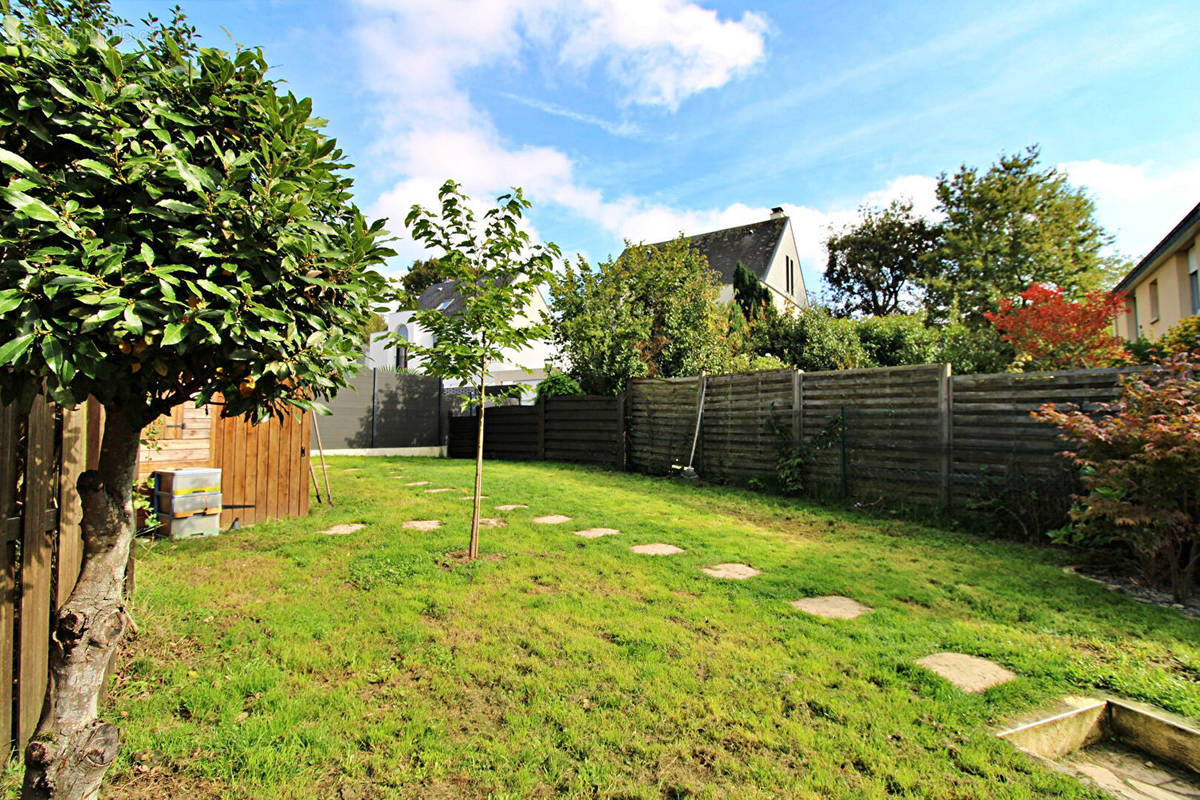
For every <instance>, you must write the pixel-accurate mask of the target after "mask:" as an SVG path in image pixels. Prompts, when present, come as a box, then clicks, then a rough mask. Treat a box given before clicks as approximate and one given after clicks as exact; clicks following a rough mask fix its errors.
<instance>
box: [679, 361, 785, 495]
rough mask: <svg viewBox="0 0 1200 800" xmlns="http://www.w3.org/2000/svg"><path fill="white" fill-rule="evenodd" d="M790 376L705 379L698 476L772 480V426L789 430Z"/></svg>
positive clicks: (774, 438) (771, 374) (774, 453)
mask: <svg viewBox="0 0 1200 800" xmlns="http://www.w3.org/2000/svg"><path fill="white" fill-rule="evenodd" d="M794 374H795V373H793V372H792V371H791V370H780V371H774V372H756V373H751V374H747V375H717V376H711V377H709V378H707V379H706V381H705V385H706V388H705V399H704V415H703V424H702V428H701V445H702V446H701V447H700V448H699V450H700V454H701V456H702V458H699V459H697V468H698V470H699V471H700V473H701V474H702V475H706V476H711V477H721V478H733V479H740V480H746V479H748V478H773V477H775V474H776V462H777V453H778V446H779V440H778V437H777V435H776V433H775V429H774V427H773V425H772V422H773V421H774V422H775V423H776V424H778V425H782V426H784V427H785V428H787V429H788V430H790V429H791V427H792V424H791V422H792V417H793V414H792V404H793V384H794V381H793V378H792V376H793V375H794Z"/></svg>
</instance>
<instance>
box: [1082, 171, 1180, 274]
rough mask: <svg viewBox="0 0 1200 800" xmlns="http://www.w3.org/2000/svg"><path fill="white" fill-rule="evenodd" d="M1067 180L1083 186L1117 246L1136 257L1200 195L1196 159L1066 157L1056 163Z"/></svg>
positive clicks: (1143, 253)
mask: <svg viewBox="0 0 1200 800" xmlns="http://www.w3.org/2000/svg"><path fill="white" fill-rule="evenodd" d="M1059 168H1060V169H1061V170H1063V171H1064V172H1066V173H1067V175H1068V176H1069V178H1070V180H1071V183H1073V184H1075V185H1076V186H1082V187H1084V188H1086V189H1087V191H1088V194H1089V195H1091V197H1092V199H1093V200H1095V202H1096V216H1097V218H1098V219H1099V220H1100V223H1101V224H1102V225H1104V227H1105V228H1106V229H1107V230H1108V232H1109V233H1112V234H1114V235H1115V236H1116V237H1117V239H1116V244H1115V246H1116V249H1117V251H1118V252H1120V253H1122V254H1123V255H1126V256H1129V257H1130V258H1132V259H1133V260H1135V261H1137V260H1138V259H1141V258H1142V257H1143V256H1145V255H1146V254H1147V253H1148V252H1149V251H1150V249H1151V248H1152V247H1154V246H1155V245H1156V244H1158V243H1159V241H1160V240H1162V238H1163V237H1164V236H1166V235H1167V234H1168V233H1170V231H1171V229H1172V228H1174V227H1175V225H1176V224H1177V223H1178V222H1179V220H1181V219H1183V217H1184V216H1185V215H1186V214H1187V213H1188V212H1189V211H1191V210H1192V208H1193V207H1194V206H1195V205H1196V202H1197V201H1198V200H1200V165H1198V164H1194V163H1193V164H1191V165H1188V166H1184V167H1177V168H1175V169H1173V170H1167V169H1163V168H1162V167H1160V166H1158V165H1155V164H1137V165H1134V164H1114V163H1110V162H1106V161H1098V160H1091V161H1070V162H1067V163H1064V164H1059Z"/></svg>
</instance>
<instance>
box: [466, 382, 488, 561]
mask: <svg viewBox="0 0 1200 800" xmlns="http://www.w3.org/2000/svg"><path fill="white" fill-rule="evenodd" d="M485 374H486V372H485ZM486 392H487V389H486V388H485V386H484V383H483V378H480V379H479V432H478V435H477V438H476V440H475V502H474V506H475V508H474V510H473V511H472V512H471V545H470V547H469V548H467V558H468V559H469V560H471V561H474V560H475V559H476V558H478V557H479V498H480V492H481V491H482V489H483V412H484V408H483V407H484V400H485V399H486V396H487V395H486Z"/></svg>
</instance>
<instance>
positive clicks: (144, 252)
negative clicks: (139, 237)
mask: <svg viewBox="0 0 1200 800" xmlns="http://www.w3.org/2000/svg"><path fill="white" fill-rule="evenodd" d="M141 256H142V261H144V262H145V263H146V266H147V267H153V266H154V248H152V247H151V246H150V245H149V244H147V243H146V242H142V248H141Z"/></svg>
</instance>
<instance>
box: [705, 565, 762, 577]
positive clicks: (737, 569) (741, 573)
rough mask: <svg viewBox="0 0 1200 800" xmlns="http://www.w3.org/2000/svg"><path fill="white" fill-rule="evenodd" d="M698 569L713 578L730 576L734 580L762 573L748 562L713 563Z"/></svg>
mask: <svg viewBox="0 0 1200 800" xmlns="http://www.w3.org/2000/svg"><path fill="white" fill-rule="evenodd" d="M700 571H701V572H703V573H704V574H705V575H711V576H712V577H714V578H731V579H733V580H735V581H744V580H746V579H747V578H753V577H754V576H755V575H761V574H762V572H761V571H759V570H757V569H755V568H754V567H752V566H750V565H749V564H714V565H713V566H711V567H705V568H704V569H702V570H700Z"/></svg>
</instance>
